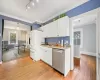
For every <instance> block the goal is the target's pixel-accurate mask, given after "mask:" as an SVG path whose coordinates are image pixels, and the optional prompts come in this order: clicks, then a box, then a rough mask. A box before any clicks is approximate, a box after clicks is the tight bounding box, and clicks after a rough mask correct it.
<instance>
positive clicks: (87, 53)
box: [80, 51, 96, 56]
mask: <svg viewBox="0 0 100 80" xmlns="http://www.w3.org/2000/svg"><path fill="white" fill-rule="evenodd" d="M80 54H86V55H90V56H96V53H93V52H86V51H80Z"/></svg>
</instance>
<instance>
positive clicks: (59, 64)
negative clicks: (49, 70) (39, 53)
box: [52, 49, 65, 74]
mask: <svg viewBox="0 0 100 80" xmlns="http://www.w3.org/2000/svg"><path fill="white" fill-rule="evenodd" d="M64 66H65V50H63V49H53V52H52V67H53V68H54V69H56V70H58V71H59V72H61V73H63V74H64Z"/></svg>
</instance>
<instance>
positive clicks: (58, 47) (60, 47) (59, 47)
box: [41, 45, 70, 49]
mask: <svg viewBox="0 0 100 80" xmlns="http://www.w3.org/2000/svg"><path fill="white" fill-rule="evenodd" d="M41 46H43V47H48V48H57V49H68V48H70V46H67V47H62V46H53V45H52V46H50V45H41Z"/></svg>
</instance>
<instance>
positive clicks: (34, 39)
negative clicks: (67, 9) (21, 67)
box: [30, 30, 42, 61]
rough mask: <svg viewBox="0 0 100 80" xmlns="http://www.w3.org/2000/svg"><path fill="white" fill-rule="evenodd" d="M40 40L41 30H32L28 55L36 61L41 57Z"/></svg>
mask: <svg viewBox="0 0 100 80" xmlns="http://www.w3.org/2000/svg"><path fill="white" fill-rule="evenodd" d="M41 41H42V31H39V30H33V31H31V33H30V57H31V58H32V59H33V60H34V61H38V60H40V58H41V48H40V46H41Z"/></svg>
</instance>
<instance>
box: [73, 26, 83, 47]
mask: <svg viewBox="0 0 100 80" xmlns="http://www.w3.org/2000/svg"><path fill="white" fill-rule="evenodd" d="M77 31H79V32H80V36H81V38H80V48H83V29H82V28H79V29H76V28H75V29H74V32H77ZM73 37H74V36H73ZM74 40H75V39H74Z"/></svg>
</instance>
